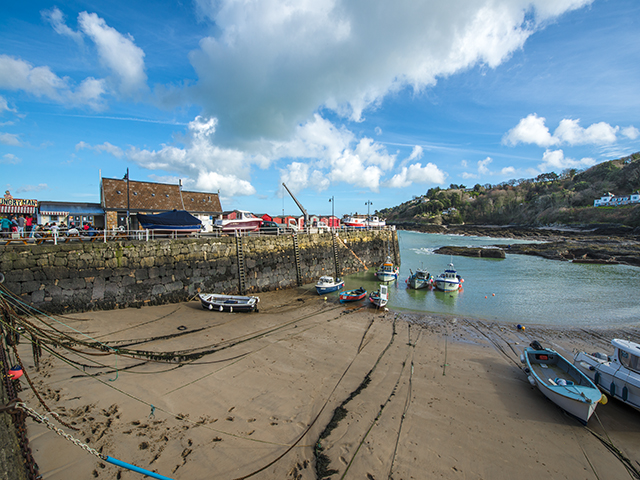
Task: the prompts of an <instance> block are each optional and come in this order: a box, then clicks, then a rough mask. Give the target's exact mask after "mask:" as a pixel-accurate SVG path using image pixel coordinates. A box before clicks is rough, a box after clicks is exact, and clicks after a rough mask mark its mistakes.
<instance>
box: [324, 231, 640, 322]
mask: <svg viewBox="0 0 640 480" xmlns="http://www.w3.org/2000/svg"><path fill="white" fill-rule="evenodd" d="M398 235H399V242H400V256H401V259H402V265H401V266H400V278H399V280H398V281H397V282H394V283H391V284H389V285H390V287H389V308H392V309H394V310H410V311H419V312H433V313H447V314H454V315H461V316H467V317H475V318H483V319H487V320H492V321H498V322H512V323H520V324H523V325H526V324H527V323H532V324H544V325H554V326H564V325H566V326H574V327H575V326H598V327H617V326H623V325H630V324H633V325H638V324H639V323H640V297H639V296H638V287H640V268H636V267H628V266H624V265H585V264H577V263H570V262H560V261H556V260H547V259H544V258H541V257H535V256H529V255H509V254H507V258H506V259H504V260H502V259H487V258H471V257H459V256H454V257H449V256H446V255H436V254H434V253H433V250H434V249H436V248H438V247H441V246H445V245H452V246H454V245H455V246H470V247H471V246H483V245H496V244H510V243H511V244H514V243H531V242H526V241H518V240H513V239H502V238H488V237H463V236H456V235H437V234H428V233H416V232H406V231H400V232H398ZM449 262H453V264H454V266H455V268H456V270H457V271H458V273H459V274H460V275H461V276H462V278H463V279H464V284H463V287H464V288H463V289H462V291H460V292H456V293H444V292H439V291H435V290H413V289H409V288H407V285H406V283H405V280H406V279H407V278H408V277H409V275H410V272H409V269H411V270H413V271H415V270H416V269H417V268H425V269H427V270H428V271H429V272H430V273H431V274H432V275H434V276H437V275H439V274H440V273H442V271H444V269H445V267H446V266H447V265H448V264H449ZM378 285H379V283H378V282H377V281H376V278H375V276H374V269H370V270H369V271H368V272H362V273H358V274H355V275H349V276H347V277H346V281H345V288H346V289H347V290H350V289H353V288H357V287H359V286H363V287H365V288H366V289H367V290H369V291H371V290H372V289H373V290H375V289H377V287H378ZM334 295H337V294H334Z"/></svg>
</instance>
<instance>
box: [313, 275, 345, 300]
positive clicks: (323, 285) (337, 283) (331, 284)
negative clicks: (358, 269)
mask: <svg viewBox="0 0 640 480" xmlns="http://www.w3.org/2000/svg"><path fill="white" fill-rule="evenodd" d="M342 287H344V280H342V279H340V278H336V279H335V280H334V279H333V277H330V276H328V275H325V276H323V277H320V280H318V283H316V291H317V292H318V295H323V294H325V293H331V292H335V291H337V290H340V289H341V288H342Z"/></svg>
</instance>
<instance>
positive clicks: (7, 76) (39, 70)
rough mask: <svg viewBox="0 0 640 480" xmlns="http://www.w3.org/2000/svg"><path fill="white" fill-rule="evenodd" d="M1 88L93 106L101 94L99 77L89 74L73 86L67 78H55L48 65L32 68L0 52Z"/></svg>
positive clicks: (98, 103)
mask: <svg viewBox="0 0 640 480" xmlns="http://www.w3.org/2000/svg"><path fill="white" fill-rule="evenodd" d="M0 88H4V89H7V90H22V91H24V92H27V93H29V94H31V95H35V96H36V97H47V98H50V99H51V100H54V101H56V102H60V103H66V102H69V103H71V104H74V105H75V104H86V105H89V106H91V107H92V108H96V109H97V108H100V107H101V105H102V98H101V96H102V94H103V93H104V85H103V84H102V81H101V80H96V79H94V78H91V77H89V78H87V79H85V80H84V81H83V82H82V83H81V84H80V85H79V86H78V87H77V88H75V89H74V87H73V85H72V84H71V81H70V79H69V78H67V77H65V78H60V77H58V76H57V75H56V74H55V73H53V72H52V71H51V69H50V68H49V67H46V66H45V67H34V66H33V65H31V64H30V63H29V62H25V61H24V60H21V59H18V58H14V57H10V56H8V55H0Z"/></svg>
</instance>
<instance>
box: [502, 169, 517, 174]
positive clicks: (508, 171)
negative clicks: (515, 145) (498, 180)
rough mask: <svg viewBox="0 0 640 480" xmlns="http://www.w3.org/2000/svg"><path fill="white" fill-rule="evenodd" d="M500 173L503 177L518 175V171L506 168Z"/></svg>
mask: <svg viewBox="0 0 640 480" xmlns="http://www.w3.org/2000/svg"><path fill="white" fill-rule="evenodd" d="M500 173H501V174H502V175H513V174H515V173H516V169H515V168H513V167H504V168H503V169H502V170H500Z"/></svg>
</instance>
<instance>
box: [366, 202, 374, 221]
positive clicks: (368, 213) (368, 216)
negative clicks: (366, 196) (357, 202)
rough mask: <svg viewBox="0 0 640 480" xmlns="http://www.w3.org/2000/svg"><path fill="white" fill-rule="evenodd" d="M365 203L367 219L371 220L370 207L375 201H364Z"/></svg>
mask: <svg viewBox="0 0 640 480" xmlns="http://www.w3.org/2000/svg"><path fill="white" fill-rule="evenodd" d="M364 204H365V205H366V206H367V220H371V214H370V210H369V207H370V206H371V205H373V202H372V201H371V200H367V201H366V202H364Z"/></svg>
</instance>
